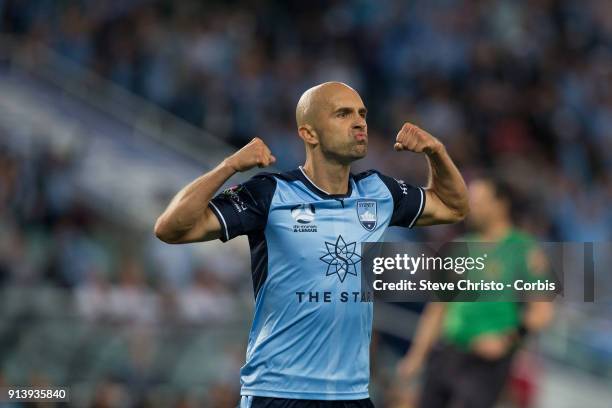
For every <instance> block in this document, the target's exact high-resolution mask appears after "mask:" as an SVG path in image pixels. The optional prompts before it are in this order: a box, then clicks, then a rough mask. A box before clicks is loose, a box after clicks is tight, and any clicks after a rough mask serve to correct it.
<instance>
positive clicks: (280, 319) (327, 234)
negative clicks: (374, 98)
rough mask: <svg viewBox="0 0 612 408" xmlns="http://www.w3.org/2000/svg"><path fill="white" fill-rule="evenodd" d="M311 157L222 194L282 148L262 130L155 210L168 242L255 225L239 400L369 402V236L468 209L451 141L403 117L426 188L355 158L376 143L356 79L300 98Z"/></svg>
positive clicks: (346, 405) (398, 146)
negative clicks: (357, 167)
mask: <svg viewBox="0 0 612 408" xmlns="http://www.w3.org/2000/svg"><path fill="white" fill-rule="evenodd" d="M296 120H297V128H298V134H299V136H300V138H301V139H302V140H303V142H304V145H305V148H306V162H305V163H304V165H303V166H299V167H298V168H297V169H295V170H292V171H288V172H286V173H282V174H278V173H260V174H258V175H256V176H254V177H253V178H251V179H250V180H248V181H247V182H245V183H243V184H241V185H238V186H235V187H232V188H230V189H227V190H225V191H223V192H221V193H220V194H218V195H216V196H215V194H216V193H217V191H218V190H219V189H220V187H221V186H222V185H223V184H224V183H225V182H226V181H227V180H228V179H229V178H230V177H231V176H232V175H233V174H235V173H236V172H242V171H247V170H249V169H251V168H253V167H255V166H259V167H266V166H269V165H271V164H273V163H274V162H275V158H274V156H273V155H272V153H271V152H270V150H269V149H268V147H267V146H266V145H265V144H264V142H263V141H262V140H261V139H259V138H255V139H253V140H252V141H251V142H250V143H249V144H247V145H246V146H245V147H243V148H242V149H240V150H239V151H238V152H236V153H235V154H233V155H232V156H230V157H228V158H227V159H225V160H224V161H223V162H222V163H221V164H219V165H218V166H217V167H216V168H215V169H214V170H212V171H210V172H208V173H207V174H205V175H203V176H201V177H199V178H198V179H196V180H194V181H193V182H192V183H190V184H189V185H187V186H186V187H185V188H183V189H182V190H181V191H180V192H179V193H178V194H177V195H176V196H175V197H174V198H173V199H172V201H171V203H170V204H169V206H168V208H167V209H166V210H165V211H164V213H163V214H162V215H161V216H160V217H159V218H158V220H157V223H156V225H155V234H156V235H157V237H159V238H160V239H161V240H163V241H165V242H167V243H171V244H183V243H188V242H198V241H210V240H214V239H220V240H221V241H224V242H225V241H227V240H230V239H232V238H234V237H236V236H238V235H247V236H248V238H249V245H250V249H251V269H252V277H253V288H254V293H255V316H254V318H253V324H252V327H251V331H250V335H249V340H248V346H247V353H246V363H245V365H244V366H243V367H242V369H241V395H242V399H241V403H240V407H241V408H258V407H268V408H298V407H313V408H315V407H316V408H324V407H325V408H328V407H329V408H331V407H338V408H340V407H343V408H350V407H355V408H357V407H372V406H373V405H372V402H371V401H370V399H369V392H368V382H369V374H370V372H369V371H370V368H369V344H370V338H371V331H372V307H373V306H372V303H371V302H369V301H368V300H367V299H365V300H364V299H363V298H361V296H360V291H361V281H360V276H359V274H360V267H359V266H360V265H359V263H360V260H361V255H360V252H361V247H360V245H359V244H360V243H361V242H363V241H379V240H380V239H381V238H382V235H383V233H384V231H385V229H386V228H387V227H388V226H391V225H397V226H404V227H408V228H410V227H412V226H414V225H432V224H438V223H452V222H457V221H460V220H462V219H463V218H464V217H465V215H466V213H467V211H468V200H467V189H466V187H465V183H464V181H463V179H462V177H461V175H460V173H459V171H458V170H457V168H456V167H455V165H454V164H453V162H452V161H451V159H450V157H449V156H448V154H447V153H446V150H445V148H444V146H443V145H442V144H441V143H440V142H439V141H438V140H437V139H436V138H434V137H433V136H431V135H430V134H429V133H427V132H425V131H423V130H421V129H419V128H418V127H416V126H414V125H411V124H408V123H406V124H405V125H404V126H403V127H402V129H401V130H400V131H399V133H398V135H397V138H396V143H395V145H394V148H395V150H397V151H402V150H406V151H412V152H416V153H424V154H425V155H426V156H427V158H428V161H429V167H430V181H429V185H428V186H427V188H420V187H418V188H417V187H413V186H410V185H408V184H406V183H404V182H403V181H401V180H395V179H393V178H391V177H388V176H385V175H383V174H380V173H379V172H377V171H374V170H370V171H367V172H364V173H360V174H351V173H350V166H351V163H352V162H354V161H355V160H358V159H361V158H363V157H364V156H365V155H366V153H367V148H368V129H367V124H366V108H365V106H364V104H363V101H362V100H361V97H360V96H359V94H358V93H357V92H356V91H355V90H353V89H352V88H350V87H349V86H347V85H345V84H342V83H338V82H328V83H324V84H321V85H318V86H315V87H313V88H311V89H309V90H308V91H306V92H305V93H304V94H303V95H302V97H301V98H300V100H299V102H298V105H297V109H296Z"/></svg>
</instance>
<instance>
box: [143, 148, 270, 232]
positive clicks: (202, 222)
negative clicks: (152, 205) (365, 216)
mask: <svg viewBox="0 0 612 408" xmlns="http://www.w3.org/2000/svg"><path fill="white" fill-rule="evenodd" d="M275 160H276V159H275V158H274V156H272V154H271V153H270V150H269V149H268V147H267V146H266V145H265V144H264V142H263V141H262V140H261V139H259V138H255V139H253V140H252V141H251V142H250V143H249V144H247V145H246V146H244V147H243V148H242V149H240V150H239V151H238V152H236V153H234V154H233V155H232V156H230V157H228V158H227V159H225V160H223V162H221V164H219V165H218V166H217V167H215V168H214V169H213V170H211V171H209V172H208V173H206V174H204V175H203V176H200V177H198V178H197V179H195V180H194V181H192V182H191V183H189V184H188V185H187V186H185V187H184V188H183V189H181V191H179V192H178V193H177V194H176V196H174V198H173V199H172V201H171V202H170V204H169V205H168V208H166V210H165V211H164V212H163V213H162V214H161V215H160V216H159V218H158V219H157V222H156V223H155V235H156V236H157V237H158V238H159V239H161V240H162V241H164V242H167V243H169V244H185V243H189V242H199V241H210V240H213V239H217V238H219V237H220V236H221V225H220V224H219V220H218V219H217V217H216V216H215V214H213V212H212V210H211V209H210V207H209V206H208V204H209V202H210V200H211V199H212V198H213V197H214V195H215V193H216V192H217V191H218V190H219V188H221V186H222V185H223V184H224V183H225V182H226V181H227V180H228V179H229V178H230V177H231V176H232V175H234V174H235V173H236V172H238V171H246V170H249V169H251V168H253V167H255V166H259V167H266V166H269V165H270V164H272V163H274V161H275Z"/></svg>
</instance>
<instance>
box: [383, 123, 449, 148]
mask: <svg viewBox="0 0 612 408" xmlns="http://www.w3.org/2000/svg"><path fill="white" fill-rule="evenodd" d="M442 147H443V145H442V143H440V141H439V140H438V139H436V138H435V137H433V136H432V135H430V134H429V133H427V132H426V131H424V130H423V129H421V128H419V127H418V126H416V125H413V124H411V123H408V122H406V123H404V126H402V128H401V129H400V131H399V132H398V134H397V138H396V139H395V145H393V148H394V149H395V150H397V151H401V150H408V151H410V152H415V153H426V154H431V153H436V152H438V151H439V150H440V149H441V148H442Z"/></svg>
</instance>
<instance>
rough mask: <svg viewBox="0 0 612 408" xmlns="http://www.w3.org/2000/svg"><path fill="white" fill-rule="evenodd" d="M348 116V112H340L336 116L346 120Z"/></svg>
mask: <svg viewBox="0 0 612 408" xmlns="http://www.w3.org/2000/svg"><path fill="white" fill-rule="evenodd" d="M347 115H348V113H346V112H338V114H337V115H336V116H337V117H339V118H346V116H347Z"/></svg>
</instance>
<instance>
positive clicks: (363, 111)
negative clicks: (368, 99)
mask: <svg viewBox="0 0 612 408" xmlns="http://www.w3.org/2000/svg"><path fill="white" fill-rule="evenodd" d="M352 111H353V108H349V107H347V106H342V107H340V108H338V109H336V110H335V111H334V114H336V113H351V112H352ZM357 112H358V113H359V114H363V115H365V114H367V113H368V110H367V109H366V108H359V109H358V110H357Z"/></svg>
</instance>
